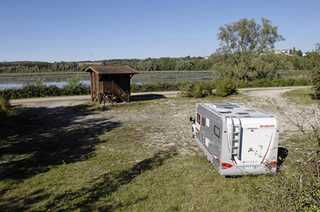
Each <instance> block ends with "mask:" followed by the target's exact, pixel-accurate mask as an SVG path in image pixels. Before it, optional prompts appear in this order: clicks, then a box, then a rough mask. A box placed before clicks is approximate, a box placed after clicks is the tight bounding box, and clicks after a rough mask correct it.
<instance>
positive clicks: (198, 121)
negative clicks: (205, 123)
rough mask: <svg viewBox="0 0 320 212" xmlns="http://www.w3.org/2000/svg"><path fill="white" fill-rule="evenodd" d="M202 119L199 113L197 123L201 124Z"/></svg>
mask: <svg viewBox="0 0 320 212" xmlns="http://www.w3.org/2000/svg"><path fill="white" fill-rule="evenodd" d="M200 119H201V117H200V114H199V113H197V123H198V124H200Z"/></svg>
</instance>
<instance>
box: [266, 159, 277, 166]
mask: <svg viewBox="0 0 320 212" xmlns="http://www.w3.org/2000/svg"><path fill="white" fill-rule="evenodd" d="M265 164H266V166H267V167H269V168H276V167H277V161H276V160H272V161H269V162H266V163H265Z"/></svg>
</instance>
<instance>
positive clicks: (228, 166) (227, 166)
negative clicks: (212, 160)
mask: <svg viewBox="0 0 320 212" xmlns="http://www.w3.org/2000/svg"><path fill="white" fill-rule="evenodd" d="M221 166H222V169H230V168H232V167H233V164H231V163H227V162H221Z"/></svg>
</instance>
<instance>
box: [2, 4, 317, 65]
mask: <svg viewBox="0 0 320 212" xmlns="http://www.w3.org/2000/svg"><path fill="white" fill-rule="evenodd" d="M319 11H320V1H319V0H305V1H302V0H268V1H267V0H223V1H221V0H157V1H155V0H1V1H0V61H17V60H36V61H51V62H52V61H79V60H99V59H115V58H147V57H180V56H208V55H210V54H212V53H213V52H214V51H215V50H216V49H217V48H218V47H219V41H218V40H217V33H218V29H219V27H220V26H222V25H224V24H228V23H231V22H234V21H237V20H239V19H240V18H250V19H251V18H254V19H256V20H258V21H260V19H261V18H262V17H266V18H268V19H270V20H271V21H272V23H273V24H274V25H276V26H278V27H279V32H280V34H281V35H283V36H284V38H285V39H286V40H285V41H282V42H280V43H279V44H277V46H276V47H277V48H278V49H285V48H292V47H296V48H299V49H302V50H303V51H308V50H310V49H313V48H314V45H315V44H316V43H318V42H320V22H319V20H320V12H319Z"/></svg>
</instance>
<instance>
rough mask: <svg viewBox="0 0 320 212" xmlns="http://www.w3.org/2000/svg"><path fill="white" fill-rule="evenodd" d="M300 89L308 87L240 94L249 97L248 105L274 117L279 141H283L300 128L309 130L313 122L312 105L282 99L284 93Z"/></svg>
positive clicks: (250, 91)
mask: <svg viewBox="0 0 320 212" xmlns="http://www.w3.org/2000/svg"><path fill="white" fill-rule="evenodd" d="M300 88H308V87H306V86H299V87H285V88H270V89H263V90H262V89H258V90H244V91H242V93H243V94H244V95H246V96H248V97H250V100H249V101H248V105H250V106H252V107H256V108H259V109H261V110H263V111H265V112H270V113H272V114H274V115H276V117H277V119H278V121H279V124H280V125H279V130H280V141H283V140H285V139H286V138H288V137H290V136H292V134H293V133H297V132H298V131H299V130H301V129H302V128H303V129H305V130H308V129H310V127H311V125H312V124H313V123H314V122H315V119H314V115H313V113H312V111H313V109H314V108H313V106H312V105H302V104H301V105H300V104H296V103H293V102H290V101H288V99H286V98H285V97H283V94H284V93H285V92H288V91H291V90H295V89H300Z"/></svg>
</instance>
